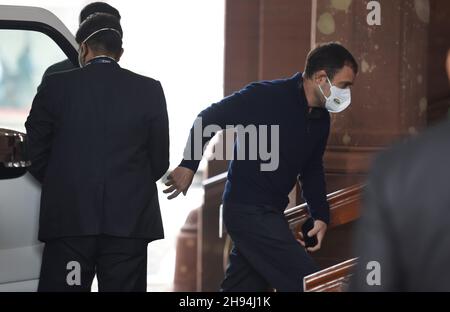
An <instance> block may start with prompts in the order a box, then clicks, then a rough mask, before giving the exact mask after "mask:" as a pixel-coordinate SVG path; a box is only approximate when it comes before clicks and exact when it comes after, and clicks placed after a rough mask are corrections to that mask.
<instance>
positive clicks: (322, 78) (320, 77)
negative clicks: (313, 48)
mask: <svg viewBox="0 0 450 312" xmlns="http://www.w3.org/2000/svg"><path fill="white" fill-rule="evenodd" d="M313 79H314V82H315V83H317V84H323V83H324V82H326V81H327V72H326V71H324V70H323V69H322V70H319V71H317V72H315V73H314V75H313Z"/></svg>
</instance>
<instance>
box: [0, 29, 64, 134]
mask: <svg viewBox="0 0 450 312" xmlns="http://www.w3.org/2000/svg"><path fill="white" fill-rule="evenodd" d="M0 42H1V45H0V128H7V129H13V130H17V131H21V132H25V126H24V123H25V120H26V118H27V116H28V113H29V111H30V108H31V103H32V102H33V98H34V96H35V95H36V92H37V87H38V86H39V84H40V83H41V79H42V75H43V73H44V72H45V70H46V69H47V68H48V67H49V66H50V65H52V64H55V63H57V62H60V61H63V60H65V59H67V57H66V55H65V54H64V52H63V51H62V50H61V48H60V47H59V46H58V45H57V44H56V43H55V42H54V41H53V39H51V38H50V37H48V36H47V35H45V34H43V33H41V32H37V31H31V30H15V29H0Z"/></svg>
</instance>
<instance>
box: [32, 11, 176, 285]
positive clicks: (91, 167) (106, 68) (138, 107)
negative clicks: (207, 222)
mask: <svg viewBox="0 0 450 312" xmlns="http://www.w3.org/2000/svg"><path fill="white" fill-rule="evenodd" d="M76 40H77V42H78V43H79V44H80V50H79V60H80V64H81V66H82V67H81V68H79V69H74V70H71V71H65V72H61V73H56V74H53V75H50V76H48V77H46V78H44V81H43V83H42V88H41V90H40V91H39V92H38V94H37V95H36V97H35V99H34V101H33V105H32V108H31V112H30V115H29V117H28V119H27V121H26V123H25V126H26V129H27V134H28V151H29V155H30V159H31V162H32V164H31V167H30V168H29V171H30V173H31V174H32V175H33V176H34V177H35V178H36V179H37V180H39V181H40V182H41V183H42V195H41V210H40V219H39V236H38V238H39V240H41V241H43V242H45V248H44V254H43V258H42V267H41V275H40V280H39V289H38V290H39V291H88V290H90V287H91V283H92V279H93V277H94V274H97V278H98V287H99V291H145V290H146V286H147V283H146V278H147V244H148V243H149V242H150V241H153V240H156V239H161V238H163V227H162V220H161V213H160V208H159V204H158V194H157V187H156V181H157V180H159V179H160V178H161V177H162V175H163V174H164V173H165V172H166V170H167V169H168V167H169V129H168V118H167V109H166V102H165V97H164V93H163V89H162V87H161V84H160V83H159V82H158V81H156V80H154V79H151V78H147V77H144V76H140V75H138V74H135V73H133V72H130V71H128V70H125V69H122V68H121V67H120V66H119V64H118V63H117V62H118V61H119V59H120V57H121V55H122V53H123V49H122V28H121V26H120V23H119V21H118V20H117V19H116V18H115V17H113V16H111V15H107V14H103V13H99V14H94V15H91V16H90V17H89V18H87V19H86V20H85V21H84V22H83V23H82V24H81V25H80V28H79V30H78V32H77V35H76ZM77 272H78V273H81V278H79V279H77ZM77 282H78V283H77Z"/></svg>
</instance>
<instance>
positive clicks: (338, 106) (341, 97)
mask: <svg viewBox="0 0 450 312" xmlns="http://www.w3.org/2000/svg"><path fill="white" fill-rule="evenodd" d="M327 81H328V83H329V84H330V92H331V94H330V96H329V97H327V96H326V95H325V93H324V92H323V90H322V87H321V86H320V85H319V90H320V92H322V95H323V97H324V98H325V99H326V102H325V108H326V109H327V110H328V111H329V112H330V113H340V112H342V111H344V110H345V109H346V108H347V107H349V106H350V103H351V102H352V94H351V91H350V89H348V88H347V89H341V88H338V87H336V86H333V85H332V84H331V81H330V79H328V77H327Z"/></svg>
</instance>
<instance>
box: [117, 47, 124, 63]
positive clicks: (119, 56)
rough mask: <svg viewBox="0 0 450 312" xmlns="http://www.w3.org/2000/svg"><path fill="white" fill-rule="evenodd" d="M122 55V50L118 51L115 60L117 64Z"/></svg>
mask: <svg viewBox="0 0 450 312" xmlns="http://www.w3.org/2000/svg"><path fill="white" fill-rule="evenodd" d="M122 55H123V48H122V49H120V52H119V54H118V55H117V58H116V61H117V62H119V61H120V58H121V57H122Z"/></svg>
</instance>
